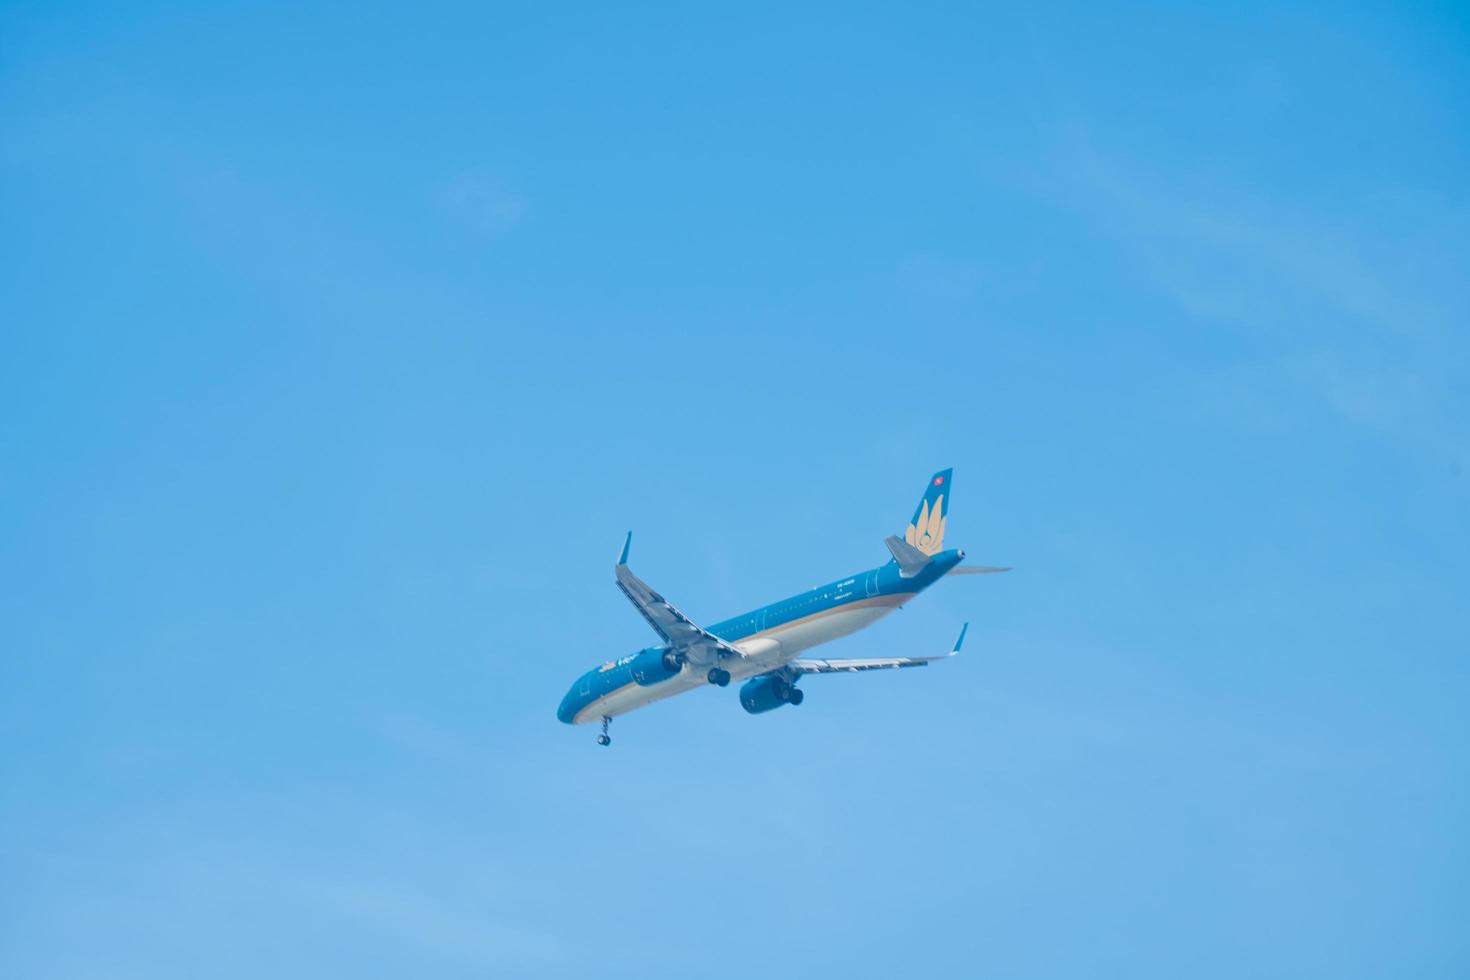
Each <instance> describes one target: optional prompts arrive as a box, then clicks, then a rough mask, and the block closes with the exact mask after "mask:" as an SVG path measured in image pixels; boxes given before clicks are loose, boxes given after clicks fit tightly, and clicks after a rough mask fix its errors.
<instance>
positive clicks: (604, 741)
mask: <svg viewBox="0 0 1470 980" xmlns="http://www.w3.org/2000/svg"><path fill="white" fill-rule="evenodd" d="M611 724H612V719H611V718H609V717H608V716H607V715H603V716H602V734H601V735H599V736H597V744H598V745H611V744H612V736H611V735H609V734H608V733H607V729H608V726H609V725H611Z"/></svg>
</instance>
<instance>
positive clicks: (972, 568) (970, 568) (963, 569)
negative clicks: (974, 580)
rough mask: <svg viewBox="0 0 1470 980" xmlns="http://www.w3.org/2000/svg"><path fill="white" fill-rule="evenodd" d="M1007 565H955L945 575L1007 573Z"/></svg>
mask: <svg viewBox="0 0 1470 980" xmlns="http://www.w3.org/2000/svg"><path fill="white" fill-rule="evenodd" d="M1010 570H1011V567H1010V566H1009V565H956V566H955V567H954V568H951V569H950V570H949V571H947V572H945V573H944V574H946V575H989V574H990V573H991V572H1009V571H1010Z"/></svg>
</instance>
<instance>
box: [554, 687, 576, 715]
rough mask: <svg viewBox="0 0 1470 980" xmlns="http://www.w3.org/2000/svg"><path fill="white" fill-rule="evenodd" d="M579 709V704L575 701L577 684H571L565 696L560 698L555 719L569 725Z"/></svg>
mask: <svg viewBox="0 0 1470 980" xmlns="http://www.w3.org/2000/svg"><path fill="white" fill-rule="evenodd" d="M580 709H581V705H579V704H578V703H577V685H576V684H573V685H572V686H571V687H569V688H567V696H566V697H564V698H562V699H561V704H559V705H557V708H556V720H557V721H559V722H562V723H563V724H566V725H570V724H572V723H573V721H574V719H575V718H576V717H577V712H578V711H579V710H580Z"/></svg>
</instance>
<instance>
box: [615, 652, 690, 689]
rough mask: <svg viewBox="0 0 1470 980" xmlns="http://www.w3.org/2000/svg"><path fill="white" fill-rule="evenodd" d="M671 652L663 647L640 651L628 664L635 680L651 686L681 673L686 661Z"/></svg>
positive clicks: (645, 685)
mask: <svg viewBox="0 0 1470 980" xmlns="http://www.w3.org/2000/svg"><path fill="white" fill-rule="evenodd" d="M671 653H672V651H670V650H666V649H663V648H661V647H655V648H653V649H650V650H643V651H640V652H639V653H638V655H637V656H635V657H634V658H633V662H632V663H630V664H629V665H628V667H629V669H630V671H631V672H632V674H633V680H634V681H636V682H637V683H638V684H640V685H642V686H643V687H649V686H650V685H653V684H657V683H659V682H660V681H666V680H668V679H669V678H670V677H673V676H674V675H675V674H677V673H679V670H680V668H682V667H683V666H684V662H683V660H682V659H681V658H679V657H675V656H670V654H671Z"/></svg>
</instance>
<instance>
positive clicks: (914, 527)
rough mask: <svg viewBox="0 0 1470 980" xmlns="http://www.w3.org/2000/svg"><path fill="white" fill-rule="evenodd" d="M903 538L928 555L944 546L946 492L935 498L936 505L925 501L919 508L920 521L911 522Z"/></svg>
mask: <svg viewBox="0 0 1470 980" xmlns="http://www.w3.org/2000/svg"><path fill="white" fill-rule="evenodd" d="M903 539H904V540H905V541H907V542H908V543H909V544H911V545H913V546H914V547H915V548H918V549H919V550H920V551H922V552H923V553H924V554H926V555H932V554H935V553H936V552H938V551H939V549H940V548H943V547H944V494H942V493H941V494H940V495H939V496H937V497H935V498H934V506H933V507H932V508H931V507H930V506H929V501H927V500H926V501H924V503H923V505H922V506H921V507H920V508H919V523H917V524H910V525H909V529H908V530H907V531H905V532H904V535H903Z"/></svg>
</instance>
